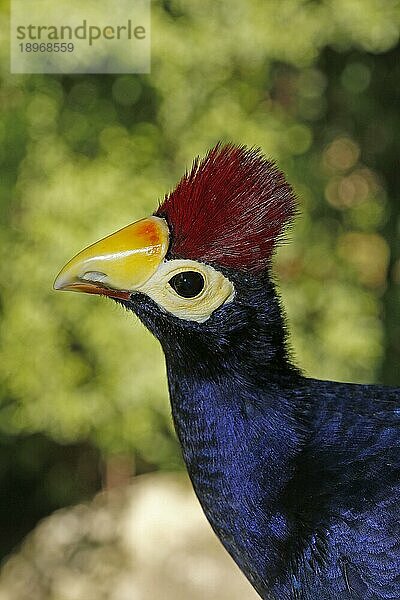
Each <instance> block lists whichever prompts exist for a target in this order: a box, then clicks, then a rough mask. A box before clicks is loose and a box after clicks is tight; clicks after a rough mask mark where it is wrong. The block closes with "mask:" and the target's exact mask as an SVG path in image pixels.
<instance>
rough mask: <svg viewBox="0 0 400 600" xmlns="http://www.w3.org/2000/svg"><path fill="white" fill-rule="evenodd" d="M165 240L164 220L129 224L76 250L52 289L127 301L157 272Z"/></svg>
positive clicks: (151, 219) (165, 244) (165, 226)
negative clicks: (100, 295)
mask: <svg viewBox="0 0 400 600" xmlns="http://www.w3.org/2000/svg"><path fill="white" fill-rule="evenodd" d="M168 241H169V230H168V226H167V223H166V222H165V221H164V219H160V218H159V217H149V218H148V219H142V220H140V221H137V222H136V223H132V224H131V225H128V226H127V227H124V228H123V229H120V230H119V231H116V232H115V233H113V234H111V235H109V236H107V237H105V238H103V239H102V240H100V241H99V242H96V243H95V244H92V245H91V246H89V247H88V248H85V249H84V250H82V252H79V254H77V255H76V256H75V257H74V258H73V259H71V260H70V261H69V262H68V263H67V264H66V265H65V267H64V268H63V269H62V270H61V271H60V273H59V274H58V275H57V278H56V280H55V282H54V289H55V290H71V291H73V292H86V293H88V294H102V295H103V296H111V297H112V298H121V299H123V300H128V299H129V297H130V295H131V293H132V292H134V291H135V290H137V289H138V288H139V287H140V286H142V285H143V284H144V283H145V282H146V281H148V279H150V277H151V276H152V275H154V273H155V272H156V271H157V269H158V267H159V265H160V263H161V262H162V261H163V259H164V257H165V255H166V253H167V250H168Z"/></svg>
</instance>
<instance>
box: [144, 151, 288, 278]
mask: <svg viewBox="0 0 400 600" xmlns="http://www.w3.org/2000/svg"><path fill="white" fill-rule="evenodd" d="M295 213H296V202H295V198H294V194H293V191H292V188H291V187H290V185H289V184H288V183H287V181H286V180H285V177H284V175H283V174H282V173H281V171H279V170H278V168H277V167H276V166H275V164H274V163H273V162H271V161H269V160H267V159H266V158H265V157H264V156H263V155H262V153H261V151H260V150H259V149H254V148H246V147H245V146H234V145H231V144H229V145H226V146H221V145H220V144H218V145H217V146H215V147H214V148H213V149H212V150H210V151H209V152H208V154H207V155H206V156H205V158H204V159H203V160H201V161H200V160H199V158H197V159H196V160H195V161H194V163H193V166H192V169H191V170H190V171H189V172H186V173H185V175H184V176H183V177H182V179H181V180H180V182H179V183H178V185H177V187H176V188H175V190H174V191H173V192H172V193H170V194H169V195H167V196H166V197H165V199H164V201H163V202H162V204H161V205H160V207H159V208H158V210H157V212H156V213H155V215H156V216H158V217H163V218H165V219H166V220H167V222H168V225H169V227H170V229H171V246H170V250H169V255H170V256H171V257H173V258H188V259H192V260H198V261H202V262H206V263H211V264H215V265H220V266H223V267H228V268H234V269H244V270H250V271H260V270H263V269H265V268H268V266H269V264H270V260H271V256H272V253H273V250H274V247H275V245H276V242H277V241H278V240H279V238H280V237H281V236H282V233H283V231H284V228H285V226H286V225H287V224H288V223H289V222H290V221H291V220H292V218H293V216H294V215H295Z"/></svg>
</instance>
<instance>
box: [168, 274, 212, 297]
mask: <svg viewBox="0 0 400 600" xmlns="http://www.w3.org/2000/svg"><path fill="white" fill-rule="evenodd" d="M168 283H169V285H170V286H171V287H172V289H173V290H175V292H176V293H177V294H178V295H179V296H182V297H183V298H195V297H196V296H198V295H199V294H200V293H201V292H202V291H203V288H204V277H203V275H202V274H201V273H198V272H196V271H183V272H182V273H177V275H174V276H173V277H172V278H171V279H170V280H169V282H168Z"/></svg>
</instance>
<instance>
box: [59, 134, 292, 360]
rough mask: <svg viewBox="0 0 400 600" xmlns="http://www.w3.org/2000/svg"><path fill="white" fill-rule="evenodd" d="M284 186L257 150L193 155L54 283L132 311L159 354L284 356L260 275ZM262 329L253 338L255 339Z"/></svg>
mask: <svg viewBox="0 0 400 600" xmlns="http://www.w3.org/2000/svg"><path fill="white" fill-rule="evenodd" d="M295 210H296V209H295V200H294V196H293V192H292V190H291V188H290V186H289V184H288V183H287V182H286V180H285V178H284V176H283V174H282V173H281V172H280V171H279V170H278V169H277V168H276V166H275V165H274V163H272V162H270V161H268V160H266V159H265V158H264V157H263V156H262V154H261V153H260V152H259V151H258V150H254V149H248V148H245V147H242V146H240V147H236V146H233V145H227V146H220V145H217V146H216V147H215V148H213V149H212V150H211V151H210V152H209V153H208V154H207V155H206V157H205V158H204V159H203V160H201V161H199V160H195V162H194V164H193V167H192V169H191V170H190V171H189V172H187V173H186V174H185V175H184V176H183V178H182V179H181V181H180V182H179V183H178V185H177V187H176V189H175V190H174V191H173V192H172V193H170V194H169V195H167V196H166V197H165V199H164V201H163V202H162V203H161V205H160V206H159V207H158V209H157V210H156V212H155V213H154V215H153V216H151V217H149V218H146V219H142V220H140V221H137V222H135V223H133V224H131V225H128V226H127V227H125V228H124V229H121V230H119V231H117V232H116V233H113V234H112V235H110V236H108V237H106V238H104V239H102V240H100V241H99V242H97V243H95V244H93V245H91V246H89V247H88V248H86V249H84V250H83V251H82V252H80V253H79V254H77V255H76V256H75V257H74V258H73V259H72V260H70V261H69V262H68V263H67V264H66V266H65V267H64V268H63V269H62V270H61V272H60V273H59V275H58V276H57V278H56V281H55V283H54V287H55V289H57V290H72V291H80V292H86V293H90V294H101V295H104V296H109V297H111V298H114V299H115V300H117V301H118V302H120V303H122V304H124V305H125V306H126V307H127V308H128V309H131V310H132V311H133V312H135V313H136V314H137V315H138V317H139V318H140V319H141V320H142V321H143V323H144V324H145V325H146V326H147V327H148V328H149V329H150V331H152V332H153V333H154V335H156V337H158V339H159V340H160V342H161V344H162V345H163V348H164V350H165V352H166V354H167V358H168V354H171V353H172V354H173V355H175V357H179V360H180V361H182V360H185V357H186V360H188V359H189V357H188V348H189V349H190V354H191V355H192V356H191V358H193V355H194V356H195V357H196V358H198V359H199V360H200V361H201V359H202V358H204V357H207V360H208V362H210V357H211V358H212V359H213V360H214V359H215V361H216V362H218V356H223V357H225V358H224V360H227V359H226V357H227V355H228V354H229V352H230V351H231V350H232V349H234V350H235V351H236V353H239V354H240V353H242V352H249V350H250V351H251V352H255V353H261V354H263V357H264V362H265V360H268V357H269V358H270V359H271V360H273V358H274V356H276V357H277V358H279V356H278V355H279V354H280V353H284V337H285V336H284V327H283V323H282V319H281V314H280V309H279V303H278V300H277V297H276V295H275V293H274V288H273V284H272V282H271V279H270V277H269V270H270V264H271V258H272V255H273V251H274V248H275V246H276V243H277V241H278V240H279V239H280V238H281V236H282V233H283V232H284V229H285V226H286V225H287V223H288V222H290V221H291V219H292V217H293V215H294V213H295ZM260 332H262V335H260Z"/></svg>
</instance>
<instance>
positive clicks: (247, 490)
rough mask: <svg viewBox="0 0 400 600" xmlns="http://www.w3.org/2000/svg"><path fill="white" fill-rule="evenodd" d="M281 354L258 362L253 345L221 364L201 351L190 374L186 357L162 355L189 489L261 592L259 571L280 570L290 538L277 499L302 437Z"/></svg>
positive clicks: (290, 376)
mask: <svg viewBox="0 0 400 600" xmlns="http://www.w3.org/2000/svg"><path fill="white" fill-rule="evenodd" d="M261 338H262V336H261ZM257 339H258V342H259V341H260V335H258V337H257ZM280 339H282V337H281V338H280ZM248 342H249V343H250V345H251V344H252V340H248ZM245 345H246V344H245V343H244V341H242V346H243V348H242V350H243V351H245ZM181 350H182V348H181ZM247 350H248V351H249V350H250V348H249V347H248V348H247ZM283 351H284V350H283V348H281V349H279V348H278V349H277V353H278V354H279V353H280V356H278V354H277V355H275V354H273V355H271V356H270V360H269V361H265V354H264V364H261V361H262V359H261V353H260V352H258V349H257V348H254V346H253V347H252V352H253V353H252V354H251V356H250V361H248V360H246V355H243V354H241V352H237V348H236V349H235V351H234V352H232V356H230V357H229V356H224V359H223V362H222V363H219V362H218V361H219V360H221V357H219V356H210V355H207V352H206V350H205V349H204V348H203V349H202V351H201V352H200V354H198V356H197V364H196V367H195V368H193V367H192V368H190V369H188V364H192V365H193V362H192V360H191V358H190V357H189V356H187V357H186V361H185V360H183V356H179V354H180V352H179V351H178V353H177V352H175V353H173V354H172V355H171V354H168V353H167V354H166V359H167V371H168V380H169V388H170V396H171V403H172V412H173V418H174V422H175V427H176V431H177V434H178V437H179V439H180V442H181V445H182V449H183V456H184V460H185V462H186V465H187V468H188V472H189V475H190V477H191V480H192V482H193V486H194V489H195V491H196V493H197V495H198V497H199V500H200V502H201V504H202V507H203V509H204V511H205V514H206V516H207V518H208V519H209V521H210V523H211V525H212V527H213V528H214V530H215V531H216V533H217V535H218V536H219V537H220V539H221V541H222V543H223V544H224V545H225V547H226V548H227V550H228V551H229V552H230V553H231V554H232V556H233V557H234V559H235V560H236V562H237V563H238V564H239V566H240V567H241V568H242V570H243V571H244V572H245V573H246V575H247V576H248V577H249V579H250V580H251V582H252V583H253V585H254V586H255V587H256V589H258V590H261V591H262V589H263V583H262V581H261V580H260V573H263V572H265V573H269V574H270V573H272V572H273V571H274V569H277V568H278V563H279V560H280V558H279V554H280V548H281V547H282V544H284V541H285V538H286V535H287V533H288V532H287V528H288V524H287V522H286V520H285V516H284V515H282V514H281V512H280V511H279V509H278V506H279V497H280V494H281V493H282V490H283V489H284V487H285V485H286V483H287V481H288V478H290V474H291V471H292V469H291V464H292V463H293V461H294V459H295V457H296V456H297V455H298V453H299V452H300V450H301V444H302V437H303V433H304V431H303V424H302V423H300V421H299V420H298V419H297V416H296V402H295V401H294V397H293V396H294V395H293V392H292V389H293V384H294V381H295V380H296V378H297V379H300V376H299V375H298V373H297V371H296V370H295V369H293V367H291V366H290V364H289V363H288V362H287V361H286V360H284V361H283V362H282V360H281V359H282V352H283ZM248 358H249V354H247V359H248ZM258 361H259V362H260V364H258ZM279 361H281V362H279ZM265 577H267V575H265Z"/></svg>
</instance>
